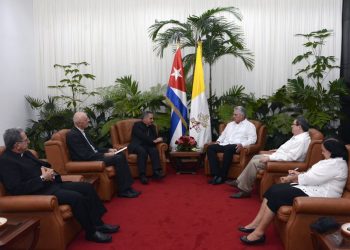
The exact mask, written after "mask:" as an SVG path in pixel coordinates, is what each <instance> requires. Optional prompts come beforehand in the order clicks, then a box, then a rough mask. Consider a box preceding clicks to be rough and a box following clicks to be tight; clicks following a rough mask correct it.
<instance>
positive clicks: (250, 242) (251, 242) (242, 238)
mask: <svg viewBox="0 0 350 250" xmlns="http://www.w3.org/2000/svg"><path fill="white" fill-rule="evenodd" d="M240 239H241V241H242V242H243V243H244V244H247V245H256V244H260V243H264V242H265V239H266V238H265V235H263V236H261V237H260V238H259V239H257V240H248V238H247V236H246V235H244V236H242V237H241V238H240Z"/></svg>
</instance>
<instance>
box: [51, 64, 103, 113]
mask: <svg viewBox="0 0 350 250" xmlns="http://www.w3.org/2000/svg"><path fill="white" fill-rule="evenodd" d="M82 65H83V66H87V65H89V64H88V63H87V62H80V63H70V64H68V65H60V64H55V65H54V67H55V68H60V69H62V70H63V71H64V75H65V78H64V79H62V80H61V81H60V83H59V84H57V85H51V86H49V88H53V89H58V90H59V91H60V92H61V95H59V96H55V98H57V99H59V100H61V101H63V102H64V104H66V105H67V108H72V110H73V111H74V112H76V111H77V110H78V107H79V105H80V104H81V103H83V102H84V101H86V100H87V98H89V97H90V96H93V95H96V94H97V92H95V91H88V90H87V87H86V86H85V85H84V84H83V83H82V80H83V79H90V80H95V76H94V75H92V74H83V73H81V72H80V69H79V67H80V66H82ZM67 88H68V91H69V93H67V92H66V89H67ZM82 97H84V99H80V98H82Z"/></svg>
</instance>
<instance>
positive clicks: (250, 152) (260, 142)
mask: <svg viewBox="0 0 350 250" xmlns="http://www.w3.org/2000/svg"><path fill="white" fill-rule="evenodd" d="M250 122H252V123H253V124H254V125H255V127H256V135H257V140H256V143H255V144H252V145H249V146H247V147H245V148H244V149H243V150H241V152H240V153H239V154H234V155H233V159H232V163H231V167H230V169H229V171H228V175H227V177H228V178H232V179H236V178H237V177H238V176H239V175H240V174H241V172H242V171H243V169H244V168H245V167H246V166H247V164H248V162H249V161H250V160H251V158H252V157H253V156H254V155H255V154H257V153H258V152H259V151H260V150H262V149H263V148H264V146H265V142H266V133H267V130H266V126H265V125H264V124H262V123H261V122H259V121H255V120H250ZM225 127H226V124H221V125H220V127H219V131H220V133H221V132H222V131H224V129H225ZM208 145H209V144H207V145H205V146H204V150H206V148H207V147H208ZM217 155H218V158H219V161H222V160H223V155H224V154H223V153H218V154H217ZM204 171H205V174H206V175H210V168H209V161H208V157H207V156H206V157H205V161H204Z"/></svg>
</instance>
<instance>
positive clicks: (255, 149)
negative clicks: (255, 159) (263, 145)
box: [242, 144, 260, 155]
mask: <svg viewBox="0 0 350 250" xmlns="http://www.w3.org/2000/svg"><path fill="white" fill-rule="evenodd" d="M259 151H260V147H259V145H257V144H251V145H248V146H246V147H244V150H242V153H244V154H246V155H255V154H257V153H259Z"/></svg>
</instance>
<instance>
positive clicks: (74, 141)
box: [66, 112, 140, 198]
mask: <svg viewBox="0 0 350 250" xmlns="http://www.w3.org/2000/svg"><path fill="white" fill-rule="evenodd" d="M89 121H90V120H89V118H88V117H87V115H86V113H84V112H76V113H75V114H74V116H73V122H74V127H73V128H72V129H71V130H70V131H69V132H68V134H67V138H66V139H67V146H68V149H69V153H70V156H71V159H72V160H73V161H103V162H104V163H105V164H106V166H110V165H113V166H114V167H115V169H116V172H117V174H116V176H117V185H118V195H119V196H120V197H126V198H135V197H137V196H139V195H140V192H138V191H136V190H134V189H133V188H132V187H131V185H132V183H133V182H134V180H133V178H132V176H131V173H130V169H129V165H128V162H127V161H126V158H125V155H124V153H122V152H120V153H118V154H116V151H117V150H116V149H113V148H110V149H107V148H96V147H95V146H94V145H93V142H92V141H91V139H90V138H89V136H88V135H86V134H85V132H84V129H86V128H87V127H88V126H89Z"/></svg>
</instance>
